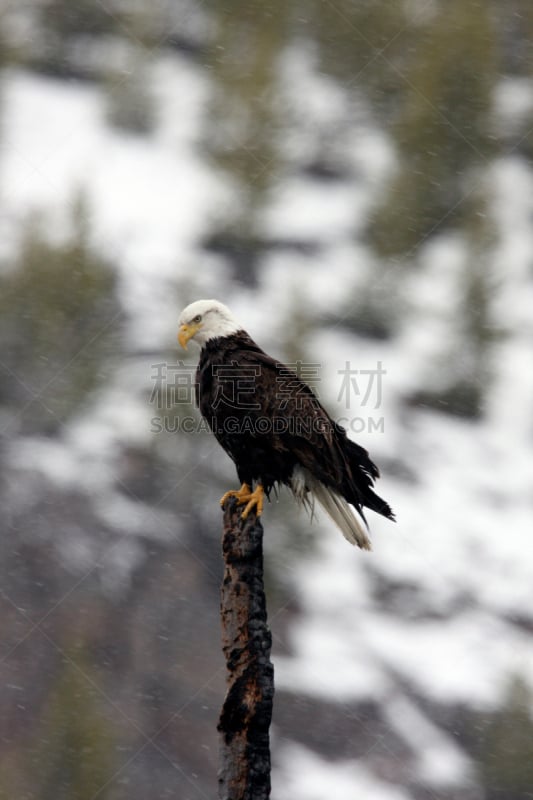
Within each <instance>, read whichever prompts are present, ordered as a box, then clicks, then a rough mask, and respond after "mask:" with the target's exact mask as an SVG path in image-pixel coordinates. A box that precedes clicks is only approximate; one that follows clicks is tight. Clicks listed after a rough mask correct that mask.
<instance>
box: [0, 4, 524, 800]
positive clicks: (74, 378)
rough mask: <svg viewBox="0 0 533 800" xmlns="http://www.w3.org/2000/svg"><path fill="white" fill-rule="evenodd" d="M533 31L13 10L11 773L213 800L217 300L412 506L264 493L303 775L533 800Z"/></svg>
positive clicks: (215, 8) (278, 8)
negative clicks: (350, 507)
mask: <svg viewBox="0 0 533 800" xmlns="http://www.w3.org/2000/svg"><path fill="white" fill-rule="evenodd" d="M532 39H533V4H532V3H531V0H509V1H508V2H505V3H504V2H499V1H498V0H405V1H404V2H393V3H391V2H387V0H359V2H353V1H352V2H348V0H331V2H330V0H297V1H296V2H293V3H287V2H282V1H281V0H269V1H268V2H258V0H225V2H218V0H203V2H192V1H191V2H189V0H175V2H170V0H153V2H152V3H150V4H147V3H143V2H140V1H137V0H102V2H100V0H21V1H20V2H18V3H9V2H3V3H2V4H1V14H0V66H1V77H0V146H1V155H0V211H1V214H0V230H1V237H0V343H1V344H0V347H1V352H0V430H1V438H0V494H1V503H2V509H3V513H2V533H1V536H0V548H1V557H0V575H1V584H0V604H1V619H2V636H1V642H0V662H1V673H2V679H1V694H0V704H1V713H0V798H17V799H18V798H20V799H21V800H22V799H23V798H24V799H27V800H33V798H35V799H36V800H37V799H38V800H49V799H50V800H52V798H53V799H54V800H63V799H64V800H96V798H99V800H107V799H109V800H121V799H122V798H128V800H141V799H142V800H144V799H145V798H151V800H156V798H161V799H162V798H180V800H199V799H201V798H212V797H214V795H215V793H216V771H217V736H216V722H217V718H218V713H219V710H220V706H221V703H222V699H223V694H224V665H223V661H222V656H221V651H220V633H219V584H220V579H221V575H222V560H221V553H220V537H221V515H220V510H219V506H218V499H219V497H220V495H221V494H222V493H223V491H225V490H226V489H228V488H235V487H236V476H235V474H234V469H233V466H232V464H231V462H230V461H229V459H228V458H227V456H226V455H225V454H224V452H223V451H222V450H221V449H220V448H219V447H218V445H217V444H216V442H215V441H214V439H213V438H212V437H211V436H210V435H209V434H208V433H207V432H206V431H205V430H201V429H200V430H193V431H192V432H191V431H190V430H189V431H188V432H187V431H184V430H183V425H182V420H183V419H184V418H187V419H189V420H191V419H192V420H193V422H194V421H195V420H196V419H197V416H196V411H195V409H194V408H193V406H192V404H191V402H190V401H191V397H190V391H189V390H190V383H191V380H192V378H191V376H192V375H193V372H191V370H192V368H193V365H194V364H195V361H196V353H194V352H188V353H186V354H185V353H183V352H179V351H178V347H177V344H176V330H177V319H178V315H179V311H180V310H181V308H183V307H184V306H185V305H186V304H187V303H189V302H190V301H192V300H194V299H199V298H202V297H217V298H218V299H220V300H222V301H224V302H226V303H227V304H229V305H230V307H231V308H232V310H233V311H234V312H235V314H236V315H237V316H238V318H239V319H240V320H241V321H242V323H243V325H244V326H245V327H246V328H247V329H248V330H249V331H250V332H251V333H252V335H253V336H254V338H256V339H257V341H258V342H259V343H260V344H261V345H262V346H263V347H264V348H265V349H267V350H268V351H269V352H271V353H272V354H273V355H274V356H275V357H277V358H279V359H283V360H285V361H286V362H289V363H291V364H295V363H300V364H303V365H304V366H305V365H307V369H308V370H311V371H310V372H309V373H308V374H310V375H311V377H312V378H313V381H312V383H313V385H314V386H315V388H316V389H317V390H318V393H319V396H320V398H321V400H322V401H323V402H324V403H325V404H326V406H327V407H328V408H329V410H330V411H331V413H332V414H333V416H335V417H336V418H337V419H339V420H341V421H343V424H345V425H346V426H347V427H348V429H349V431H350V435H351V436H353V438H355V439H357V441H359V442H360V443H361V444H363V445H364V446H365V447H367V448H368V449H369V450H370V451H371V453H372V455H373V457H374V459H375V460H376V461H377V463H378V464H379V465H380V467H381V469H382V480H381V481H380V483H379V487H378V489H379V493H380V494H382V495H383V496H384V497H385V498H386V499H387V500H388V501H389V502H390V503H391V504H392V506H393V507H394V508H395V510H396V513H397V517H398V524H397V525H395V526H394V525H391V524H390V523H389V522H387V521H386V520H383V519H381V518H378V517H377V516H376V515H370V516H371V519H370V520H369V522H370V525H371V529H372V538H373V543H374V552H373V553H372V554H365V553H362V552H359V551H356V550H355V549H350V547H349V546H348V544H347V543H346V542H345V541H344V540H343V539H342V537H341V536H340V535H339V533H338V531H337V530H335V529H334V528H333V527H332V525H331V524H330V523H329V522H328V521H327V520H325V519H324V518H319V519H318V520H315V521H314V522H313V523H312V524H311V523H310V522H309V521H308V519H307V518H306V517H305V515H299V514H298V513H297V512H296V510H295V506H294V502H293V501H292V500H291V498H290V497H288V496H287V495H286V494H285V493H284V492H282V493H281V495H280V497H279V500H276V499H273V502H272V503H271V504H270V505H269V506H268V508H267V509H266V513H265V516H264V523H265V548H266V581H267V595H268V606H269V619H270V624H271V627H272V631H273V636H274V648H273V658H274V664H275V670H276V685H277V693H276V698H275V709H274V721H273V728H272V747H273V762H274V771H273V795H272V796H273V798H275V800H289V799H290V800H325V799H326V798H335V800H354V799H355V798H361V797H364V798H372V800H459V798H461V800H523V799H525V798H527V797H529V798H530V797H531V796H532V791H533V717H532V690H533V686H532V682H533V678H532V676H533V547H532V542H531V533H532V530H533V527H532V524H531V523H532V511H533V492H532V488H533V460H532V446H533V426H532V415H531V411H532V401H533V355H532V343H533V313H532V311H533V256H532V253H533V170H532V163H531V157H532V154H533V49H532ZM190 350H192V348H190ZM180 360H181V362H180ZM347 370H348V371H347ZM378 372H379V374H380V375H381V378H380V386H379V387H378V381H377V380H374V379H373V378H372V376H374V378H375V376H376V375H377V374H378ZM372 380H374V382H373V384H372V385H371V384H370V383H369V381H372ZM187 381H189V383H187ZM365 381H366V384H365ZM178 386H179V387H181V389H182V390H183V391H182V392H181V393H180V392H178V391H177V387H178ZM378 388H379V392H378ZM192 427H193V428H194V425H193V426H192Z"/></svg>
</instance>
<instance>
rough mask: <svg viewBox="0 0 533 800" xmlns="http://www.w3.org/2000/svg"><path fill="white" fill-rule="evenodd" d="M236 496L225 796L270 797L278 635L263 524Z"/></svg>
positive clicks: (227, 571) (227, 588)
mask: <svg viewBox="0 0 533 800" xmlns="http://www.w3.org/2000/svg"><path fill="white" fill-rule="evenodd" d="M240 514H241V509H236V506H235V501H234V500H231V501H230V502H229V503H228V504H227V505H226V508H225V510H224V538H223V543H222V550H223V554H224V565H225V568H224V580H223V583H222V590H221V619H222V647H223V650H224V655H225V657H226V665H227V670H228V675H227V682H228V691H227V694H226V698H225V700H224V705H223V707H222V711H221V714H220V720H219V723H218V730H219V732H220V769H219V778H218V784H219V795H218V796H219V798H220V800H267V798H268V797H270V745H269V734H268V731H269V728H270V721H271V719H272V702H273V699H274V668H273V666H272V662H271V661H270V648H271V645H272V637H271V635H270V631H269V629H268V626H267V614H266V603H265V593H264V589H263V526H262V525H261V522H260V521H259V519H257V518H256V517H255V514H250V516H249V517H248V519H247V520H246V521H245V522H243V521H242V520H241V519H240Z"/></svg>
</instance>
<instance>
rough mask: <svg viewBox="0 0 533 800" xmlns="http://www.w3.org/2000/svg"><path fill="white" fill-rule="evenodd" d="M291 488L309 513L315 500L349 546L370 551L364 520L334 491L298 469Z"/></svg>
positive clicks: (294, 473)
mask: <svg viewBox="0 0 533 800" xmlns="http://www.w3.org/2000/svg"><path fill="white" fill-rule="evenodd" d="M291 488H292V491H293V493H294V495H295V496H296V499H297V500H298V501H299V502H301V503H302V504H303V505H306V506H307V507H309V508H310V509H311V512H312V510H313V505H314V500H317V501H318V502H319V503H320V505H321V506H322V508H323V509H324V511H325V512H326V514H327V515H328V516H329V517H330V518H331V519H332V520H333V522H334V523H335V524H336V525H337V527H338V528H339V529H340V531H341V533H342V535H343V536H344V538H345V539H347V540H348V541H349V542H350V544H355V545H357V546H358V547H361V548H362V549H363V550H371V549H372V546H371V544H370V539H369V538H368V536H367V533H366V526H365V523H364V520H360V519H359V518H358V517H357V516H356V514H355V513H354V511H353V509H352V508H351V506H350V505H349V503H347V501H346V500H345V499H344V498H343V497H341V495H340V494H338V493H337V492H336V491H335V490H334V489H330V488H328V487H327V486H324V484H323V483H321V482H320V481H319V480H317V479H316V478H314V477H313V476H312V475H311V474H310V473H309V472H308V471H307V470H303V469H301V468H298V467H297V468H296V469H295V470H294V472H293V475H292V481H291ZM309 494H311V498H310V497H309Z"/></svg>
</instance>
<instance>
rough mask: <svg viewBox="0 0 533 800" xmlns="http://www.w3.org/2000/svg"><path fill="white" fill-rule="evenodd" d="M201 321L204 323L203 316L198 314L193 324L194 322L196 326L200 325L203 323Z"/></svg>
mask: <svg viewBox="0 0 533 800" xmlns="http://www.w3.org/2000/svg"><path fill="white" fill-rule="evenodd" d="M201 321H202V315H201V314H197V315H196V316H195V318H194V319H193V322H194V324H195V325H198V323H199V322H201Z"/></svg>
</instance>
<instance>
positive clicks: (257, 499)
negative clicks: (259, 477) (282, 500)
mask: <svg viewBox="0 0 533 800" xmlns="http://www.w3.org/2000/svg"><path fill="white" fill-rule="evenodd" d="M264 502H265V490H264V489H263V487H262V486H261V484H260V483H258V484H257V486H256V487H255V489H254V490H253V492H251V493H250V497H249V498H248V502H247V504H246V507H245V509H244V511H243V512H242V514H241V519H246V517H247V516H248V514H249V513H250V511H251V510H252V509H253V508H254V507H255V515H256V517H260V516H261V514H262V513H263V504H264Z"/></svg>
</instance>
